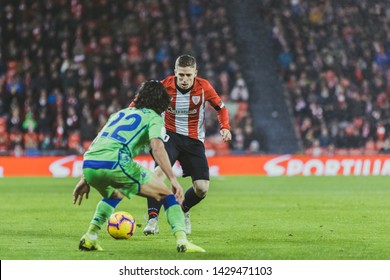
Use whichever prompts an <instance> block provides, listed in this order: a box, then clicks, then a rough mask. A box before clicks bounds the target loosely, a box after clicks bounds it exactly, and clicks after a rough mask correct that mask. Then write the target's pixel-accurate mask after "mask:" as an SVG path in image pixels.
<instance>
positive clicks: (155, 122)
mask: <svg viewBox="0 0 390 280" xmlns="http://www.w3.org/2000/svg"><path fill="white" fill-rule="evenodd" d="M153 138H159V139H161V140H162V141H164V140H165V138H166V130H165V127H164V121H163V118H162V117H161V116H159V115H157V114H155V116H153V117H152V118H151V120H150V123H149V140H152V139H153Z"/></svg>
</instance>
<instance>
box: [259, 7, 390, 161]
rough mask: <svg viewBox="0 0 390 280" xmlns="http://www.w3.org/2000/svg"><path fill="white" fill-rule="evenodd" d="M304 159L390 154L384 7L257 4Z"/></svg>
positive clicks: (389, 53)
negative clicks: (269, 31) (267, 27)
mask: <svg viewBox="0 0 390 280" xmlns="http://www.w3.org/2000/svg"><path fill="white" fill-rule="evenodd" d="M259 12H260V14H261V16H262V17H263V18H265V19H266V22H267V23H268V24H269V25H271V26H272V34H271V36H272V37H273V40H274V42H275V54H274V55H275V57H277V59H278V63H279V73H280V75H281V76H282V77H283V80H284V83H285V87H286V91H287V92H288V95H289V98H290V100H291V105H292V108H293V112H294V122H295V124H296V127H297V130H298V131H299V134H300V135H301V138H302V141H303V146H304V150H305V153H306V154H309V155H327V154H351V155H353V154H378V153H388V151H389V148H388V147H389V143H390V110H389V109H390V99H389V98H390V69H389V66H390V64H389V63H390V36H389V34H390V33H389V29H390V4H389V3H388V2H387V1H366V0H349V1H342V2H340V1H333V0H322V1H306V0H291V1H290V0H283V1H260V2H259Z"/></svg>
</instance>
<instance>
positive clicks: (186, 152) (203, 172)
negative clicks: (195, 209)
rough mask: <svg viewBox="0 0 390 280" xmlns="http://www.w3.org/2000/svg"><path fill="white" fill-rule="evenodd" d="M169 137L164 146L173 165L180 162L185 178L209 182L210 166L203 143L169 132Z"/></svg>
mask: <svg viewBox="0 0 390 280" xmlns="http://www.w3.org/2000/svg"><path fill="white" fill-rule="evenodd" d="M167 135H169V139H168V141H167V142H165V143H164V144H165V149H166V150H167V153H168V157H169V160H170V161H171V165H172V166H173V165H174V164H175V162H176V161H179V163H180V165H181V167H182V169H183V177H188V176H191V178H192V181H195V180H207V181H209V180H210V175H209V164H208V162H207V158H206V151H205V148H204V144H203V142H202V141H200V140H196V139H192V138H190V137H188V136H184V135H181V134H178V133H175V132H172V131H167Z"/></svg>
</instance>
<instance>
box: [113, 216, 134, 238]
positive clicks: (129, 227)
mask: <svg viewBox="0 0 390 280" xmlns="http://www.w3.org/2000/svg"><path fill="white" fill-rule="evenodd" d="M135 227H136V223H135V220H134V218H133V216H131V215H130V213H127V212H125V211H119V212H116V213H114V214H112V215H111V217H110V218H109V219H108V223H107V231H108V233H109V234H110V235H111V236H112V237H114V238H115V239H129V238H130V237H131V236H132V235H133V234H134V231H135Z"/></svg>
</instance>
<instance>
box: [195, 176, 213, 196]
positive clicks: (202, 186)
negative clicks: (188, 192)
mask: <svg viewBox="0 0 390 280" xmlns="http://www.w3.org/2000/svg"><path fill="white" fill-rule="evenodd" d="M209 185H210V184H209V181H206V180H197V181H194V190H195V193H196V195H197V196H198V197H204V196H206V194H207V192H208V190H209Z"/></svg>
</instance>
